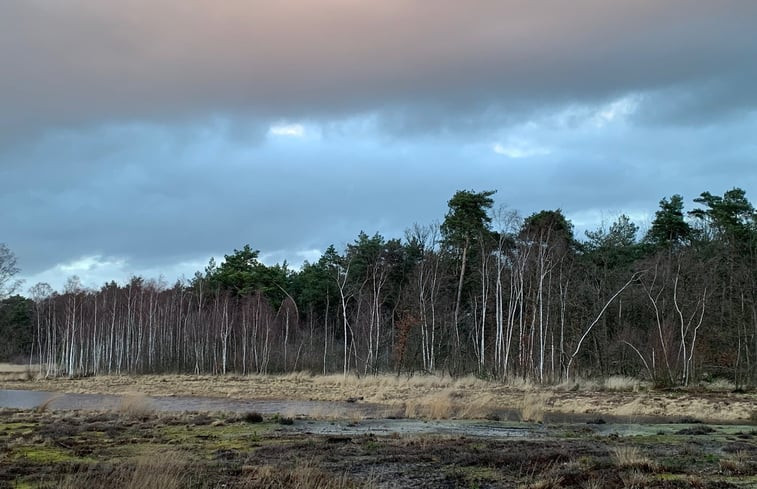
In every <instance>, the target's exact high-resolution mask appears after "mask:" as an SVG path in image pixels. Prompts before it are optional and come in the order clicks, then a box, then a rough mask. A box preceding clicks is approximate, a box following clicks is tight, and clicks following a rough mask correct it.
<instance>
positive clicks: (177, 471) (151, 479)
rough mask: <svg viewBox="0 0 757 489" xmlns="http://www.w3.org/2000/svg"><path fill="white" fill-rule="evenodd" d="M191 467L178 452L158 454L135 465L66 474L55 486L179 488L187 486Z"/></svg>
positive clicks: (78, 488)
mask: <svg viewBox="0 0 757 489" xmlns="http://www.w3.org/2000/svg"><path fill="white" fill-rule="evenodd" d="M189 468H190V464H189V463H188V462H187V461H186V459H185V457H184V456H183V455H182V454H180V453H177V452H167V453H161V454H160V457H155V456H152V457H148V456H144V457H140V458H139V459H137V460H136V461H134V462H131V463H129V462H127V463H123V464H119V465H115V466H109V465H104V464H100V465H95V466H92V467H90V468H88V469H84V470H81V471H79V472H77V473H75V474H72V475H69V476H68V477H66V478H65V479H63V480H62V481H59V482H58V483H57V484H56V486H55V487H57V488H60V489H82V488H88V487H92V488H94V487H108V488H113V489H182V488H184V487H187V486H188V485H190V484H189V483H190V482H191V478H190V476H189V475H188V474H189V473H190V470H188V469H189Z"/></svg>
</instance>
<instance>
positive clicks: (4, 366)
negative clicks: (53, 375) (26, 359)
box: [0, 363, 38, 382]
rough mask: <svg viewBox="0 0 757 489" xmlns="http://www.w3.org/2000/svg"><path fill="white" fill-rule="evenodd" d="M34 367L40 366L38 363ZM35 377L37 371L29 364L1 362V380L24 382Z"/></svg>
mask: <svg viewBox="0 0 757 489" xmlns="http://www.w3.org/2000/svg"><path fill="white" fill-rule="evenodd" d="M34 367H36V368H38V365H34ZM34 378H35V373H34V371H32V368H31V367H30V366H29V365H28V364H27V365H19V364H16V363H0V382H23V381H28V380H33V379H34Z"/></svg>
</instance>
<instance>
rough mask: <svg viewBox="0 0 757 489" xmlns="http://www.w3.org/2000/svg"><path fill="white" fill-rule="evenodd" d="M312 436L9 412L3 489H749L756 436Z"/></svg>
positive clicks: (120, 416) (670, 428)
mask: <svg viewBox="0 0 757 489" xmlns="http://www.w3.org/2000/svg"><path fill="white" fill-rule="evenodd" d="M132 408H133V406H132ZM317 424H318V422H316V421H311V420H291V419H286V418H281V417H279V416H266V417H262V416H260V415H256V414H255V413H247V414H243V415H228V414H226V415H224V414H203V413H184V414H178V415H177V414H170V415H167V414H154V413H150V412H148V411H139V410H134V409H123V410H116V411H113V412H103V411H101V412H94V411H80V412H46V411H42V410H35V411H29V410H27V411H19V410H8V409H5V410H0V487H18V488H64V489H66V488H72V489H73V488H80V487H112V488H116V489H119V488H129V489H131V488H135V489H136V488H140V489H149V488H162V489H166V488H167V489H171V488H198V489H199V488H221V487H223V488H261V487H262V488H279V489H290V488H291V489H294V488H300V489H315V488H319V489H331V488H333V489H341V488H389V487H414V488H417V487H420V488H424V487H425V488H438V487H442V488H444V487H449V488H451V487H469V488H470V487H476V488H494V487H507V488H510V487H512V488H563V487H565V488H609V489H613V488H631V487H658V488H685V487H698V488H713V489H715V488H737V487H757V462H756V461H757V431H756V430H751V429H749V428H747V427H736V426H726V425H720V426H708V425H703V424H693V425H677V426H676V425H664V427H661V428H659V429H657V431H652V432H649V431H647V432H639V433H622V434H615V433H606V432H601V431H596V430H595V429H593V428H591V426H590V425H586V424H584V425H581V424H572V425H543V426H542V425H531V426H532V427H533V431H532V432H531V431H528V430H527V429H525V430H524V423H520V424H518V425H517V426H516V427H517V428H518V429H521V430H524V433H526V435H525V436H518V437H476V436H461V435H435V434H426V435H420V436H419V435H405V434H398V433H392V434H389V435H385V436H377V435H375V434H373V433H365V434H354V433H353V434H347V435H334V434H330V435H324V434H314V433H313V432H311V430H312V429H313V427H314V426H317ZM322 424H325V425H327V426H332V427H335V428H339V427H340V426H343V427H345V428H346V429H348V428H349V427H350V426H352V427H355V426H359V425H360V424H361V421H345V422H343V423H335V422H333V421H332V422H325V423H323V422H322Z"/></svg>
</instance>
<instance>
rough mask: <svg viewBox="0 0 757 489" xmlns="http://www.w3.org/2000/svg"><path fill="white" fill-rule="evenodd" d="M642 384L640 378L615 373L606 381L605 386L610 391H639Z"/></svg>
mask: <svg viewBox="0 0 757 489" xmlns="http://www.w3.org/2000/svg"><path fill="white" fill-rule="evenodd" d="M641 387H642V384H641V381H640V380H639V379H635V378H633V377H625V376H622V375H613V376H611V377H608V378H606V379H605V381H604V388H605V389H607V390H608V391H632V392H638V391H639V389H641Z"/></svg>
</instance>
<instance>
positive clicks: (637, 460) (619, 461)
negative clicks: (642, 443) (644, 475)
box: [612, 446, 657, 471]
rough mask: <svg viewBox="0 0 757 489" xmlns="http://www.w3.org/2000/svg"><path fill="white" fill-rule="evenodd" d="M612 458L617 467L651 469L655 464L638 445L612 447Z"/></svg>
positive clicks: (654, 467) (653, 468) (655, 466)
mask: <svg viewBox="0 0 757 489" xmlns="http://www.w3.org/2000/svg"><path fill="white" fill-rule="evenodd" d="M612 458H613V460H614V461H615V464H616V465H617V466H618V467H621V468H624V469H639V470H645V471H653V470H655V469H656V468H657V464H655V462H653V461H652V460H651V459H649V458H648V457H647V456H646V455H644V454H643V453H642V451H641V450H640V449H639V448H638V447H634V446H619V447H614V448H613V449H612Z"/></svg>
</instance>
